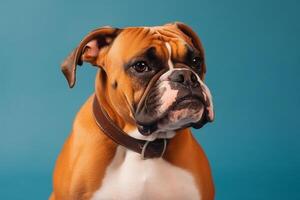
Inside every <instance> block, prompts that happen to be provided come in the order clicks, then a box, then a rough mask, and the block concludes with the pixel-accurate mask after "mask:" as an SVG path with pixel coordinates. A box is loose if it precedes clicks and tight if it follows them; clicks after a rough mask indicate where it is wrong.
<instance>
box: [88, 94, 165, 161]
mask: <svg viewBox="0 0 300 200" xmlns="http://www.w3.org/2000/svg"><path fill="white" fill-rule="evenodd" d="M93 115H94V118H95V121H96V123H97V125H98V126H99V128H100V129H101V130H102V132H103V133H104V134H105V135H107V136H108V137H109V138H111V139H112V140H113V141H114V142H115V143H117V144H119V145H122V146H124V147H125V148H127V149H130V150H132V151H134V152H136V153H139V154H141V157H142V159H147V158H159V157H162V156H163V155H164V153H165V150H166V148H167V142H168V141H167V139H156V140H154V141H145V140H139V139H136V138H133V137H130V136H129V135H128V134H127V133H125V132H124V131H123V130H122V129H120V128H119V127H118V126H117V125H116V124H115V123H114V122H113V121H112V120H111V118H110V117H109V116H108V114H107V113H106V112H105V111H104V110H103V109H102V107H101V105H100V103H99V100H98V98H97V97H96V95H95V96H94V100H93Z"/></svg>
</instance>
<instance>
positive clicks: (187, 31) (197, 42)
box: [174, 22, 206, 80]
mask: <svg viewBox="0 0 300 200" xmlns="http://www.w3.org/2000/svg"><path fill="white" fill-rule="evenodd" d="M174 24H175V25H176V26H177V28H178V29H179V30H180V31H181V32H182V33H184V34H185V35H186V36H188V37H189V38H190V39H191V42H192V43H193V45H194V47H195V48H196V49H198V50H199V51H200V53H201V57H202V59H203V64H202V69H201V77H200V78H201V79H202V80H204V77H205V73H206V65H205V55H204V48H203V45H202V43H201V41H200V38H199V37H198V35H197V33H196V32H195V31H193V29H192V28H191V27H189V26H188V25H186V24H184V23H181V22H175V23H174Z"/></svg>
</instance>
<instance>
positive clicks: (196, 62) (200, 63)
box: [192, 57, 203, 67]
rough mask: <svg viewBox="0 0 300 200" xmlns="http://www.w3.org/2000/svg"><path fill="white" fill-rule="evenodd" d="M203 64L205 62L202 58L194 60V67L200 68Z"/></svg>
mask: <svg viewBox="0 0 300 200" xmlns="http://www.w3.org/2000/svg"><path fill="white" fill-rule="evenodd" d="M202 62H203V60H202V58H201V57H194V58H193V59H192V64H193V66H197V67H198V66H200V65H202Z"/></svg>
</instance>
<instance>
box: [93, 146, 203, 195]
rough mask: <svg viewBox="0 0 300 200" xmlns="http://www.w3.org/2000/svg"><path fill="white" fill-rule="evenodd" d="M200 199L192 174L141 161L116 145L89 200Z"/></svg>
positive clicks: (161, 163)
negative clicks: (104, 171)
mask: <svg viewBox="0 0 300 200" xmlns="http://www.w3.org/2000/svg"><path fill="white" fill-rule="evenodd" d="M119 199H122V200H148V199H149V200H156V199H158V200H165V199H170V200H176V199H178V200H181V199H184V200H190V199H195V200H196V199H200V195H199V192H198V190H197V188H196V185H195V181H194V178H193V177H192V175H191V174H190V173H189V172H187V171H185V170H183V169H181V168H179V167H176V166H174V165H171V164H170V163H168V162H167V161H165V160H163V159H162V158H156V159H147V160H142V159H141V158H140V155H139V154H137V153H135V152H132V151H129V150H125V149H124V148H123V147H121V146H119V147H118V149H117V152H116V155H115V157H114V159H113V160H112V162H111V164H110V165H109V166H108V168H107V170H106V175H105V177H104V179H103V180H102V185H101V187H100V188H99V190H97V191H96V192H95V193H94V195H93V197H92V200H119Z"/></svg>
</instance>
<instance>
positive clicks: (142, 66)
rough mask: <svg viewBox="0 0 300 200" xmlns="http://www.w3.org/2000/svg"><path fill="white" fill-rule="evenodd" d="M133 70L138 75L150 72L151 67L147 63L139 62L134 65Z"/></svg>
mask: <svg viewBox="0 0 300 200" xmlns="http://www.w3.org/2000/svg"><path fill="white" fill-rule="evenodd" d="M132 68H133V69H134V70H135V71H136V72H138V73H142V72H148V71H150V67H149V66H148V65H147V63H146V62H145V61H138V62H136V63H134V64H133V65H132Z"/></svg>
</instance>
